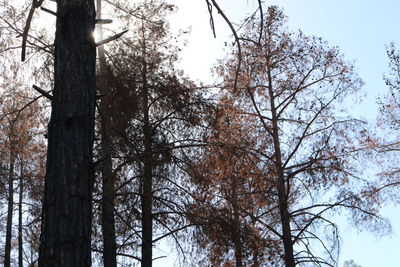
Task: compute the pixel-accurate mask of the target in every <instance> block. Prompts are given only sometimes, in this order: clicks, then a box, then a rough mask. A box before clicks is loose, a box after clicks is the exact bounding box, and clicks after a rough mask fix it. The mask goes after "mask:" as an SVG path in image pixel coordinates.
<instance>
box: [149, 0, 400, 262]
mask: <svg viewBox="0 0 400 267" xmlns="http://www.w3.org/2000/svg"><path fill="white" fill-rule="evenodd" d="M172 2H173V3H175V4H176V5H177V6H178V7H179V11H178V14H176V15H174V16H172V17H171V19H172V24H173V27H176V28H177V27H181V28H182V27H188V26H190V27H191V35H190V36H189V37H188V45H187V47H186V48H185V49H184V50H183V53H182V55H181V56H182V60H181V66H182V68H183V69H184V70H185V72H186V73H187V74H188V75H189V76H190V77H192V78H193V79H198V80H201V81H206V82H207V81H209V82H212V81H213V79H212V77H211V75H210V69H211V68H212V67H213V65H214V64H215V63H216V59H218V58H223V57H224V55H225V52H224V48H225V42H226V41H229V40H231V39H228V38H229V36H230V32H229V29H228V27H227V26H226V24H224V22H223V21H222V20H221V19H220V18H219V17H218V14H217V13H216V12H215V13H214V14H215V24H216V33H217V38H216V39H214V38H213V35H212V31H211V29H210V26H209V16H208V12H207V6H206V4H205V1H204V0H191V1H187V0H173V1H172ZM219 3H220V5H221V7H222V9H223V10H224V11H225V12H226V14H227V15H228V16H229V17H230V18H231V19H232V20H233V21H236V22H240V20H241V19H242V18H243V17H244V16H245V15H246V14H247V13H248V12H250V11H252V10H254V9H255V8H256V4H257V1H255V0H220V1H219ZM264 3H265V4H268V5H271V4H273V5H278V6H280V7H282V8H283V9H284V12H285V14H286V15H287V16H288V27H289V29H290V30H293V31H296V30H299V29H300V30H301V31H302V32H303V33H305V34H307V35H315V36H318V37H322V38H323V39H325V40H326V41H328V43H329V45H332V46H338V47H339V49H340V51H342V53H343V54H344V56H345V59H346V60H348V61H351V62H354V65H355V66H356V70H357V73H358V74H359V76H360V77H361V78H362V79H363V81H364V82H365V85H364V87H363V90H364V91H365V93H366V96H365V97H363V99H360V100H362V102H361V104H360V105H357V106H356V107H355V108H354V109H352V111H351V112H352V113H354V114H352V115H354V116H356V117H363V118H365V119H366V120H368V121H371V122H374V120H375V118H376V115H377V110H378V106H377V104H376V98H377V97H378V96H379V95H383V94H385V93H386V92H387V91H386V90H387V88H386V86H385V84H384V82H383V79H382V77H383V74H384V73H385V72H387V71H388V67H387V62H388V61H387V57H386V49H385V45H388V44H390V42H395V43H397V44H398V45H399V47H400V31H399V26H400V16H399V14H400V1H399V0H380V1H376V0H335V1H327V0H325V1H324V0H269V1H264ZM399 211H400V207H395V206H386V207H384V208H383V209H382V214H383V215H384V216H386V217H388V218H389V219H390V220H391V223H392V227H393V233H392V234H391V235H386V236H379V235H376V234H373V233H369V232H365V231H364V232H358V231H357V230H355V229H354V227H353V226H352V225H349V224H348V223H346V220H345V219H343V218H342V219H341V220H340V222H339V223H340V229H341V233H340V234H341V238H342V245H341V256H340V261H339V265H338V266H340V267H342V266H343V263H344V261H346V260H351V259H352V260H354V262H355V263H357V264H358V265H361V266H362V267H385V266H396V265H395V264H398V258H397V252H398V248H399V244H400V215H396V214H399V213H400V212H399ZM167 262H168V259H165V260H164V261H163V260H160V261H159V262H158V263H157V262H155V266H156V267H158V266H159V267H161V266H163V267H167V265H165V264H167ZM169 262H170V264H171V265H170V266H174V265H173V261H172V260H170V261H169ZM399 266H400V265H399Z"/></svg>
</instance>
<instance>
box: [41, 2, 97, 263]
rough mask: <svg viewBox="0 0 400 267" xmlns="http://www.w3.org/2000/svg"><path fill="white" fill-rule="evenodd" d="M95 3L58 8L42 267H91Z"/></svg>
mask: <svg viewBox="0 0 400 267" xmlns="http://www.w3.org/2000/svg"><path fill="white" fill-rule="evenodd" d="M94 25H95V10H94V2H93V1H92V0H77V1H64V2H60V1H58V2H57V23H56V38H55V56H54V58H55V61H54V62H55V63H54V90H53V98H52V111H51V118H50V123H49V129H48V152H47V165H46V176H45V188H44V201H43V216H42V231H41V238H40V240H41V244H40V253H39V266H90V264H91V252H90V240H91V239H90V236H91V214H92V188H93V179H94V177H93V164H92V149H93V138H94V117H95V115H94V113H95V103H96V82H95V63H96V50H95V43H94V40H93V37H92V34H93V31H94Z"/></svg>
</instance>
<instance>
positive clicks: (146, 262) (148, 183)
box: [142, 39, 153, 267]
mask: <svg viewBox="0 0 400 267" xmlns="http://www.w3.org/2000/svg"><path fill="white" fill-rule="evenodd" d="M145 41H146V40H144V39H143V55H142V56H143V63H142V64H143V70H142V80H143V115H144V116H143V120H144V122H143V134H144V153H145V158H144V173H143V184H142V186H143V191H142V267H151V266H152V264H153V259H152V257H153V216H152V203H153V192H152V185H153V173H152V172H153V162H152V157H153V156H152V146H151V145H152V134H151V126H150V119H149V107H148V105H149V103H148V93H149V92H148V88H147V64H146V59H145V57H146V51H145Z"/></svg>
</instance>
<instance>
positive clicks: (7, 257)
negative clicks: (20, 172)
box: [4, 153, 14, 267]
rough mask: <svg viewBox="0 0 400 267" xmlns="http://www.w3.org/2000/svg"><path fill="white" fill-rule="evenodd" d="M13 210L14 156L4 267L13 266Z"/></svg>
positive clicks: (12, 158)
mask: <svg viewBox="0 0 400 267" xmlns="http://www.w3.org/2000/svg"><path fill="white" fill-rule="evenodd" d="M11 154H13V153H11ZM13 208H14V156H13V155H11V157H10V168H9V170H8V208H7V226H6V245H5V249H4V267H10V264H11V235H12V217H13Z"/></svg>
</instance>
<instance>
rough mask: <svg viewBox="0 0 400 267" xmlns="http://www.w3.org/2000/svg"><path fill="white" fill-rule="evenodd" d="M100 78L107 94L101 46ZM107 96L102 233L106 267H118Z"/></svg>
mask: <svg viewBox="0 0 400 267" xmlns="http://www.w3.org/2000/svg"><path fill="white" fill-rule="evenodd" d="M96 3H97V18H98V19H101V0H97V2H96ZM97 31H98V36H99V39H103V32H102V26H101V24H99V25H98V28H97ZM98 54H99V63H100V64H99V76H98V81H99V83H98V91H99V93H100V94H107V93H108V92H107V88H108V87H107V80H106V79H104V74H105V71H106V57H105V51H104V46H99V48H98ZM107 101H108V100H107V96H106V97H104V98H103V99H102V100H101V102H100V105H99V109H100V113H101V114H100V123H101V126H100V127H101V155H102V159H103V162H102V165H101V176H102V216H101V220H102V231H103V245H104V249H103V263H104V267H116V266H117V259H116V257H117V248H116V242H115V219H114V199H115V192H114V180H115V179H114V174H113V170H112V161H111V152H112V149H111V138H110V130H109V125H110V116H109V114H108V113H107V106H108V102H107Z"/></svg>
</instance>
